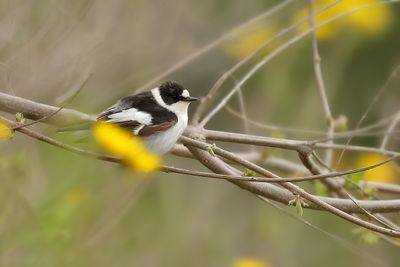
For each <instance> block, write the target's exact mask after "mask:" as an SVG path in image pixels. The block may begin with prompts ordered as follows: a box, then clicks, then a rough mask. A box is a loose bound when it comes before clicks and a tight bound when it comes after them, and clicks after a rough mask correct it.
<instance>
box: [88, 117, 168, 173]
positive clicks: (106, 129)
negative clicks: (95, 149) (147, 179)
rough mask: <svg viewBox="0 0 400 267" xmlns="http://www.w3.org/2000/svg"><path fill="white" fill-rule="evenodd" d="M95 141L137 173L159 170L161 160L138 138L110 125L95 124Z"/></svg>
mask: <svg viewBox="0 0 400 267" xmlns="http://www.w3.org/2000/svg"><path fill="white" fill-rule="evenodd" d="M93 135H94V138H95V140H96V141H97V142H98V143H99V144H100V145H101V146H102V147H103V148H104V149H105V150H106V151H108V152H109V153H111V154H113V155H115V156H118V157H120V158H121V159H122V161H123V162H124V163H125V164H127V165H128V166H130V167H132V168H133V169H135V170H136V171H139V172H146V173H147V172H153V171H157V170H159V169H160V168H161V159H160V158H159V157H158V156H157V155H155V154H153V153H151V152H149V151H148V150H147V149H146V148H145V146H144V145H143V143H142V141H141V140H140V138H139V137H136V136H134V135H133V134H130V133H129V132H128V131H126V130H124V129H122V128H120V127H118V126H116V125H114V124H111V123H96V124H95V125H94V127H93Z"/></svg>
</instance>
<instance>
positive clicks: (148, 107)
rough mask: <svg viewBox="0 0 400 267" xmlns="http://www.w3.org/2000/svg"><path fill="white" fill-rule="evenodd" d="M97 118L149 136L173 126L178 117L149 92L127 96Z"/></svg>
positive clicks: (137, 133) (136, 133)
mask: <svg viewBox="0 0 400 267" xmlns="http://www.w3.org/2000/svg"><path fill="white" fill-rule="evenodd" d="M97 120H100V121H106V122H110V123H115V124H117V125H119V126H120V127H123V128H126V129H128V130H130V131H131V132H133V133H134V134H135V135H140V136H149V135H151V134H154V133H156V132H162V131H165V130H167V129H169V128H171V127H172V126H174V125H175V124H176V123H177V121H178V117H177V116H176V115H175V113H173V112H171V111H169V110H168V109H166V108H164V107H162V106H160V105H159V104H158V103H157V102H156V100H155V98H154V97H153V94H152V93H151V92H144V93H140V94H137V95H134V96H128V97H125V98H123V99H121V100H120V101H118V102H117V103H116V104H115V105H113V106H111V107H109V108H108V109H106V110H105V111H103V112H102V113H100V114H99V115H98V116H97Z"/></svg>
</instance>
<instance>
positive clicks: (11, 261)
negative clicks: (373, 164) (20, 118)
mask: <svg viewBox="0 0 400 267" xmlns="http://www.w3.org/2000/svg"><path fill="white" fill-rule="evenodd" d="M289 2H290V1H289ZM315 2H316V8H320V7H322V6H324V5H326V4H329V3H332V2H333V1H325V0H316V1H315ZM372 2H379V1H357V0H343V1H342V2H341V3H339V4H338V5H337V6H335V7H333V8H332V9H328V10H327V11H325V13H324V14H323V15H321V17H318V21H320V20H323V19H326V18H328V17H331V16H333V15H336V14H339V13H341V12H345V11H346V10H349V9H351V8H353V7H355V6H358V5H361V4H365V3H372ZM279 3H281V1H278V0H277V1H271V0H269V1H265V0H252V1H247V2H246V1H240V0H219V1H213V0H206V1H193V0H191V1H184V0H172V1H143V0H142V1H141V0H136V1H128V0H118V1H105V0H103V1H97V0H93V1H90V0H86V1H84V0H82V1H67V0H57V1H56V0H52V1H51V0H43V1H22V0H14V1H10V0H0V29H1V31H0V60H1V62H0V88H1V92H6V93H10V94H13V95H17V96H21V97H24V98H28V99H32V100H35V101H38V102H42V103H48V104H51V105H58V104H59V103H60V101H62V100H64V99H66V98H67V97H68V95H69V93H70V91H71V89H73V88H75V87H76V86H77V84H78V83H79V82H80V81H81V80H82V79H83V78H84V76H85V74H87V72H88V71H91V72H93V75H92V77H91V78H90V80H89V82H88V83H87V85H86V86H85V88H84V89H83V90H82V91H81V92H80V93H79V95H78V96H77V97H76V98H74V100H73V101H72V103H70V104H69V107H71V108H75V109H77V110H80V111H83V112H87V113H93V114H94V113H97V112H100V111H101V110H103V109H104V108H105V107H107V106H109V105H111V104H113V103H114V102H115V101H116V100H117V99H118V98H120V97H122V96H125V95H129V94H132V93H134V92H135V90H136V89H137V88H139V87H140V86H141V85H143V84H145V83H146V82H148V81H149V80H151V79H152V78H154V77H155V76H157V75H158V74H160V73H162V72H164V71H166V70H168V69H169V68H170V67H171V66H172V65H174V64H176V63H177V62H179V61H180V60H181V59H184V58H186V57H188V56H189V55H191V54H193V53H195V52H196V51H198V50H199V49H200V48H202V47H204V46H205V45H207V44H208V43H210V42H212V41H213V40H215V39H216V38H218V37H220V36H221V35H223V34H225V33H227V32H228V31H229V30H230V29H232V28H234V27H236V26H238V25H240V24H241V23H243V22H244V21H246V20H248V19H250V18H252V17H254V16H256V15H258V14H260V13H262V12H265V11H267V10H268V9H269V8H271V7H273V6H275V5H277V4H279ZM307 8H308V1H291V2H290V3H289V4H288V5H286V6H285V7H284V8H282V9H281V10H280V11H279V12H276V13H275V14H274V15H272V16H270V17H268V18H267V19H263V20H260V21H258V22H256V23H253V24H251V25H250V26H249V27H246V28H245V29H244V30H242V31H240V32H239V33H237V34H235V35H234V36H232V37H231V38H228V39H227V40H226V41H225V42H223V43H222V44H221V45H220V46H218V47H216V48H215V49H213V50H211V51H209V52H208V53H205V54H204V55H202V56H201V57H199V58H198V59H196V60H194V61H192V62H190V63H189V64H187V65H185V66H184V67H182V68H180V69H179V70H177V71H175V72H173V73H172V74H170V75H169V76H168V77H167V78H166V79H171V80H177V81H179V82H180V83H182V84H183V85H184V86H186V87H187V88H188V89H189V90H190V91H191V93H192V95H194V96H204V95H205V94H206V93H207V92H208V90H209V89H210V88H211V86H212V85H213V83H214V82H215V81H216V80H217V79H218V77H219V76H220V75H222V74H223V73H224V72H225V71H226V70H228V69H229V68H230V67H231V66H232V65H233V64H235V63H237V62H238V61H239V60H240V59H241V58H243V57H244V56H246V55H247V54H249V53H251V52H252V51H253V50H254V49H256V48H257V47H258V46H259V45H260V44H261V43H262V42H264V41H265V40H266V39H268V38H270V37H271V36H273V35H274V34H276V33H277V32H279V31H280V30H282V29H283V28H285V27H288V26H289V25H290V24H291V23H293V22H294V21H296V20H298V19H299V18H301V17H304V16H305V15H307ZM398 14H400V4H391V5H382V6H379V7H374V8H370V9H368V10H364V11H360V12H357V13H353V14H350V15H348V16H346V17H343V18H342V19H339V20H337V21H335V22H334V23H333V24H329V25H327V26H326V27H323V28H321V29H320V30H319V31H318V40H319V47H320V53H321V57H322V70H323V75H324V79H325V84H326V88H327V94H328V98H329V102H330V105H331V108H332V112H333V114H334V116H335V117H338V116H339V115H341V114H343V115H345V116H346V118H347V120H348V124H347V127H348V128H349V129H352V128H354V127H355V125H356V124H357V122H358V121H359V120H360V117H361V116H362V114H363V113H364V112H365V110H366V109H367V108H368V106H369V105H370V104H371V103H372V101H373V98H374V96H375V95H376V94H377V92H378V91H379V89H380V88H381V87H382V86H383V85H384V84H385V82H386V81H387V80H388V78H389V76H390V74H391V72H392V71H393V70H394V69H395V67H396V66H397V65H398V64H399V63H400V50H399V47H400V34H399V26H400V18H399V16H398ZM305 27H306V26H305V25H303V26H301V27H297V28H296V29H295V30H294V31H292V32H291V33H290V34H288V35H287V36H285V37H284V38H281V39H278V40H277V41H275V42H274V43H273V44H272V45H271V46H270V47H267V48H266V49H264V50H263V51H262V52H261V53H260V54H259V55H257V56H256V57H255V58H254V59H253V60H252V61H250V62H249V63H248V64H246V65H245V66H244V67H243V68H241V69H240V70H239V71H238V72H236V73H235V74H234V75H233V76H234V77H233V79H228V80H227V82H226V83H225V84H224V86H223V88H222V93H221V94H220V95H218V99H220V98H221V97H222V96H223V93H225V92H227V91H228V90H229V89H230V88H232V86H233V84H234V82H235V80H236V81H237V80H240V78H241V77H242V76H243V75H244V74H245V73H246V71H247V70H249V68H251V67H252V66H254V64H255V63H256V62H257V61H258V60H260V59H261V58H262V57H263V56H265V55H266V54H267V53H271V52H272V51H274V49H276V48H277V47H279V46H280V45H281V44H283V43H284V42H285V41H286V40H288V39H290V38H292V37H293V36H295V35H296V34H298V33H299V32H301V31H302V30H304V29H305ZM399 85H400V83H399V78H398V77H394V78H393V79H391V80H390V83H389V84H387V86H386V90H385V92H384V94H383V95H382V97H381V98H380V99H379V101H378V102H377V103H376V104H375V105H374V106H373V107H372V110H371V112H370V113H369V115H368V117H367V119H366V121H365V122H364V124H363V125H368V124H371V123H374V122H377V121H380V120H382V119H385V118H387V117H388V116H390V115H392V114H394V113H395V112H397V110H398V108H399V104H398V103H399V101H400V93H399ZM149 89H150V88H149ZM243 95H244V100H245V106H246V112H247V114H248V116H249V117H251V118H252V119H254V120H258V121H260V122H263V123H266V124H271V125H279V126H284V127H291V128H297V129H314V130H325V128H326V126H325V118H324V115H323V112H322V108H321V104H320V101H319V98H318V93H317V90H316V88H315V82H314V75H313V65H312V51H311V38H310V37H307V38H305V39H303V40H302V41H300V42H297V43H296V44H295V45H294V46H292V47H291V48H289V49H288V50H286V51H284V52H283V53H282V54H280V55H279V56H277V57H276V58H275V59H273V60H272V61H271V62H269V63H268V64H267V65H266V66H265V67H263V68H262V69H260V71H258V72H257V73H256V74H255V75H254V76H253V77H252V78H251V79H250V80H249V82H248V83H246V84H245V85H244V86H243ZM229 105H230V106H231V107H232V108H234V109H236V110H238V106H239V105H238V101H237V98H233V99H232V101H231V102H230V104H229ZM191 108H192V110H193V108H195V106H192V107H191ZM9 117H10V116H9ZM34 128H35V129H38V130H40V131H42V132H44V133H46V134H49V135H50V136H52V137H54V138H57V139H61V140H63V141H65V142H69V143H73V144H76V145H78V146H80V145H82V144H79V143H74V137H73V136H66V135H60V134H56V133H55V132H54V130H55V129H54V128H53V127H51V126H45V125H40V126H38V125H35V127H34ZM207 128H209V129H219V130H226V131H236V132H243V125H242V124H241V123H238V120H237V118H235V117H234V116H232V115H231V114H230V113H229V112H226V111H225V110H222V111H221V112H220V113H219V114H218V115H217V116H216V117H215V118H214V119H213V120H212V121H211V122H210V124H209V125H208V126H207ZM250 131H251V132H252V133H254V134H260V135H268V136H270V135H279V136H287V137H290V138H300V139H310V140H311V139H314V138H315V136H308V135H306V134H301V133H291V134H286V135H284V133H283V131H282V132H280V131H274V132H270V131H266V130H263V129H259V128H255V127H251V129H250ZM381 138H382V136H373V137H368V138H362V139H356V140H354V142H353V143H354V144H362V145H368V146H377V145H379V142H380V140H381ZM338 142H343V140H340V141H338ZM228 148H230V147H228ZM234 148H235V151H236V150H239V149H240V150H243V151H248V150H249V148H248V147H245V146H240V147H239V146H235V147H234ZM390 148H391V149H393V150H396V149H398V140H397V139H395V138H393V139H392V140H391V142H390ZM0 149H1V150H0V151H1V154H0V181H1V186H0V266H164V267H168V266H171V267H172V266H235V267H236V266H240V267H251V266H253V267H256V266H271V267H272V266H276V267H277V266H285V267H286V266H377V264H376V263H375V262H372V261H371V260H370V259H367V258H366V257H365V255H362V254H360V253H359V251H358V250H356V249H354V248H353V249H350V248H348V247H347V246H346V245H343V244H341V243H338V242H336V241H335V240H334V239H332V238H330V237H328V236H327V235H326V234H323V233H321V232H319V231H316V230H314V229H312V228H310V227H308V226H307V225H306V224H304V223H302V222H299V221H297V220H294V219H293V218H292V217H290V216H288V215H287V214H286V213H284V212H283V211H280V210H278V209H275V208H274V207H272V206H270V205H269V204H267V203H265V202H262V201H261V200H259V199H258V198H256V197H255V196H253V195H251V194H249V193H248V192H245V191H243V190H241V189H239V188H237V187H236V186H234V185H232V184H230V183H228V182H225V181H218V180H211V179H203V178H196V177H186V176H182V175H174V174H163V173H158V174H155V175H151V177H149V176H143V175H139V174H136V173H134V172H132V171H130V170H128V169H126V168H123V167H121V166H116V165H115V164H111V163H106V162H101V161H96V160H93V159H89V158H84V157H80V156H76V155H73V154H70V153H68V152H65V151H63V150H60V149H57V148H54V147H50V146H49V145H46V144H42V143H38V142H37V141H35V140H32V139H29V138H27V137H26V136H22V135H20V134H15V136H14V138H13V139H12V140H11V141H5V142H2V143H1V144H0ZM266 153H270V154H273V155H278V156H282V157H285V158H289V159H295V158H296V155H293V154H290V153H286V152H282V151H276V150H273V149H267V150H266ZM346 155H347V154H346ZM372 156H373V155H365V154H364V155H355V154H348V155H347V157H346V158H345V162H344V164H345V165H346V166H354V165H355V164H356V165H357V164H361V165H362V163H363V162H366V161H367V160H370V159H371V157H372ZM164 160H165V162H166V163H167V164H170V165H174V166H185V167H187V168H188V167H190V168H197V169H203V168H202V167H201V166H200V164H198V163H195V162H193V161H191V160H185V159H181V158H178V157H175V156H172V155H167V156H166V157H165V159H164ZM376 161H379V159H377V160H376ZM388 168H389V169H387V168H386V169H382V170H381V171H382V172H384V171H386V173H385V176H384V177H385V178H387V179H389V182H397V183H398V182H399V181H400V180H399V179H398V175H397V174H398V173H396V170H392V169H390V168H391V167H388ZM388 173H390V175H389V174H388ZM381 174H382V173H381ZM386 174H387V175H386ZM388 176H390V177H389V178H388ZM379 177H382V176H379V173H377V175H375V178H379ZM381 179H382V178H381ZM283 208H284V209H285V210H287V211H288V212H290V213H291V214H294V215H296V212H295V210H294V209H293V208H287V207H283ZM296 216H297V215H296ZM303 218H305V219H307V220H309V221H310V222H312V223H313V224H315V225H317V226H319V227H321V228H323V229H324V230H326V231H328V232H329V233H331V234H333V235H334V236H339V237H342V238H344V239H345V240H348V241H349V242H350V243H351V244H353V245H354V246H356V247H358V248H359V249H361V250H362V251H364V252H366V253H368V254H370V255H372V256H373V257H375V258H377V259H379V260H380V261H382V262H384V263H386V264H387V266H396V264H398V260H399V256H398V255H399V253H398V248H396V247H394V246H392V245H390V244H388V243H385V242H382V241H380V242H378V243H374V244H363V243H362V242H360V240H359V237H358V236H357V235H355V234H353V233H352V230H353V228H354V226H353V225H351V224H349V223H347V222H344V221H342V220H340V219H337V218H336V217H333V216H332V215H330V214H327V213H324V212H315V211H309V210H305V214H304V215H303ZM396 219H397V220H398V219H399V218H398V216H397V217H396ZM246 258H249V259H254V260H255V261H258V263H256V262H254V263H253V264H259V265H251V263H247V264H246V263H242V264H240V261H238V260H240V259H246Z"/></svg>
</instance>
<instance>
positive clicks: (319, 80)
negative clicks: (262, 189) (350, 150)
mask: <svg viewBox="0 0 400 267" xmlns="http://www.w3.org/2000/svg"><path fill="white" fill-rule="evenodd" d="M309 6H310V24H311V40H312V52H313V66H314V74H315V80H316V84H317V89H318V93H319V98H320V101H321V104H322V109H323V111H324V115H325V120H326V123H327V124H328V129H327V135H326V136H327V138H328V140H329V141H328V144H333V139H332V137H333V135H334V132H335V125H334V119H333V117H332V112H331V109H330V107H329V101H328V97H327V95H326V88H325V83H324V79H323V77H322V70H321V56H320V54H319V51H318V41H317V30H316V27H315V24H316V23H315V13H314V0H309ZM332 156H333V150H332V149H327V150H326V151H325V162H326V164H327V165H328V166H331V164H332Z"/></svg>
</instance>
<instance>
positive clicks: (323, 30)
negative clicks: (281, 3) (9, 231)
mask: <svg viewBox="0 0 400 267" xmlns="http://www.w3.org/2000/svg"><path fill="white" fill-rule="evenodd" d="M333 2H334V1H333V0H317V1H315V7H314V8H315V11H317V10H319V9H322V8H323V7H325V6H328V5H330V4H332V3H333ZM377 2H379V1H377V0H343V1H340V2H339V3H337V4H335V5H334V6H332V7H330V8H328V9H326V10H324V11H322V12H321V13H320V14H318V15H317V17H316V22H317V24H319V23H322V22H323V21H325V20H328V19H330V18H332V17H334V16H337V15H339V14H342V13H345V12H347V11H350V10H353V9H356V8H358V7H361V6H364V5H368V4H373V3H377ZM308 14H309V8H308V7H304V8H303V9H301V10H300V11H299V12H297V13H296V14H295V15H294V17H293V19H294V21H297V20H299V19H301V18H305V17H306V16H307V15H308ZM392 20H393V14H392V12H391V10H390V7H389V6H388V5H379V6H373V7H369V8H365V9H361V10H358V11H355V12H352V13H349V14H348V15H345V16H344V17H342V18H340V19H338V20H336V21H333V22H331V23H328V24H327V25H325V26H322V27H320V28H319V29H318V30H317V38H318V39H319V40H322V41H323V40H330V39H332V38H333V37H334V36H335V35H336V34H337V33H338V32H339V31H341V30H346V29H347V30H350V31H356V32H360V33H363V34H364V35H369V36H373V35H376V34H379V33H381V32H383V31H384V30H385V29H387V28H388V26H389V25H390V23H391V22H392ZM309 27H310V25H309V22H307V23H305V24H303V25H302V26H301V27H299V31H305V30H307V29H309Z"/></svg>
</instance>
